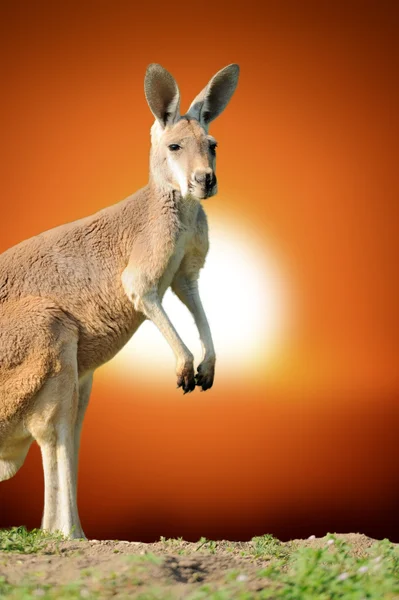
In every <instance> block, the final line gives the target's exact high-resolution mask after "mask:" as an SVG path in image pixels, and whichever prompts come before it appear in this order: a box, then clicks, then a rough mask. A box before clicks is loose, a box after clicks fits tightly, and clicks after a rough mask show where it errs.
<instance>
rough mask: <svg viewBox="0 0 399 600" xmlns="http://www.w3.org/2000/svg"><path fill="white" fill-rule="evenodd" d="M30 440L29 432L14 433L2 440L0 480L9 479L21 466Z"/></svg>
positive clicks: (31, 439)
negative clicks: (22, 433)
mask: <svg viewBox="0 0 399 600" xmlns="http://www.w3.org/2000/svg"><path fill="white" fill-rule="evenodd" d="M32 441H33V438H32V436H30V435H29V434H28V435H26V434H25V435H16V434H15V435H13V436H10V437H9V438H7V439H6V440H5V441H4V442H3V444H2V446H1V448H0V481H5V480H6V479H11V477H14V475H15V474H16V472H17V471H18V470H19V469H20V468H21V467H22V465H23V464H24V461H25V458H26V455H27V454H28V450H29V448H30V445H31V443H32Z"/></svg>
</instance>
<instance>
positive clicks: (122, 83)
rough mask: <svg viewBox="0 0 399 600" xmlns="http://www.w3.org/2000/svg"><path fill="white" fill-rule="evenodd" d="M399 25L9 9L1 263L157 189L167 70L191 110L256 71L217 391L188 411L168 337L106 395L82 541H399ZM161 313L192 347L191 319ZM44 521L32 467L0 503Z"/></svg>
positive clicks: (227, 134)
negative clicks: (63, 227) (156, 123)
mask: <svg viewBox="0 0 399 600" xmlns="http://www.w3.org/2000/svg"><path fill="white" fill-rule="evenodd" d="M394 4H395V3H390V2H366V1H362V2H360V1H359V2H354V1H348V2H344V1H341V2H334V3H332V2H324V1H320V2H307V1H304V2H269V1H266V2H262V3H261V2H252V1H247V2H245V3H244V2H242V3H233V2H224V1H223V2H213V3H211V4H209V3H208V4H202V5H201V4H198V5H190V4H187V3H186V2H184V3H183V2H181V1H180V0H176V2H174V3H173V7H172V5H170V4H167V3H166V4H165V3H157V2H146V3H140V4H138V3H135V2H127V1H126V2H122V1H118V0H116V1H113V2H111V1H101V0H98V1H97V2H94V1H93V2H92V1H87V0H86V1H83V2H76V1H70V2H68V3H59V2H58V3H55V2H45V1H43V0H38V1H35V2H28V1H26V2H22V1H19V0H16V1H13V2H11V1H10V2H7V1H5V2H2V3H1V8H0V29H1V31H0V34H1V35H0V46H1V52H0V66H1V79H2V82H1V83H2V94H1V97H0V107H1V112H0V115H1V144H0V152H1V160H0V185H1V200H0V202H1V219H0V251H4V250H6V249H7V248H8V247H10V246H12V245H14V244H16V243H18V242H20V241H22V240H23V239H25V238H28V237H30V236H33V235H35V234H38V233H40V232H41V231H43V230H45V229H49V228H51V227H54V226H56V225H59V224H61V223H65V222H68V221H73V220H75V219H78V218H80V217H83V216H86V215H89V214H91V213H93V212H96V211H97V210H99V209H101V208H103V207H106V206H108V205H110V204H112V203H114V202H117V201H119V200H121V199H123V198H124V197H126V196H128V195H129V194H131V193H132V192H134V191H136V190H137V189H138V188H139V187H142V186H143V185H145V183H146V182H147V176H148V152H149V147H150V141H149V129H150V127H151V124H152V122H153V118H152V115H151V113H150V110H149V108H148V106H147V104H146V102H145V98H144V92H143V78H144V73H145V69H146V67H147V65H148V64H149V63H151V62H159V63H161V64H162V65H163V66H165V67H166V68H167V69H168V70H169V71H170V72H171V73H172V74H173V75H174V77H175V78H176V80H177V82H178V84H179V87H180V91H181V95H182V110H183V111H184V110H186V109H187V108H188V106H189V104H190V102H191V100H192V99H193V98H194V96H195V95H196V94H197V93H198V92H199V91H200V89H201V88H202V87H203V86H204V85H205V84H206V83H207V82H208V80H209V79H210V77H211V76H212V75H213V74H214V73H215V72H216V71H218V70H219V69H221V68H222V67H224V66H225V65H227V64H229V63H232V62H237V63H238V64H239V65H240V67H241V76H240V82H239V85H238V88H237V91H236V94H235V95H234V97H233V99H232V101H231V103H230V105H229V106H228V107H227V109H226V111H225V113H223V115H222V116H221V117H220V118H218V119H217V120H216V121H215V122H214V123H213V124H212V125H211V129H210V131H211V133H212V135H214V136H215V137H216V138H217V140H218V142H219V148H218V167H217V174H218V179H219V194H218V195H217V196H216V197H215V198H212V199H210V200H209V201H207V202H206V205H205V209H206V211H207V214H208V217H209V223H210V237H211V253H210V256H209V261H208V265H207V269H206V270H205V271H204V274H203V278H202V279H201V282H202V285H201V289H202V290H203V295H204V304H205V307H206V309H207V311H208V313H209V318H210V321H211V327H212V328H213V329H214V330H215V342H216V346H217V351H218V363H217V373H216V380H215V384H214V387H213V388H212V390H210V391H208V392H206V393H199V391H198V390H196V391H195V392H194V393H192V394H190V395H186V396H183V395H182V393H181V391H180V390H176V389H175V386H176V382H175V376H174V364H173V356H172V353H171V351H170V349H169V348H168V347H167V345H166V342H164V340H163V339H162V337H161V334H160V333H159V332H157V331H156V329H155V327H154V326H153V325H152V324H151V323H145V324H144V325H143V328H142V329H141V330H140V331H139V332H138V333H137V336H135V337H134V338H133V340H132V343H130V344H129V347H128V348H126V349H125V350H124V351H122V353H121V354H120V355H118V357H117V358H116V359H115V360H114V361H111V362H110V363H109V364H107V365H106V366H104V367H103V368H102V369H100V370H99V371H98V372H97V373H96V375H95V380H94V382H95V383H94V389H93V393H92V396H91V402H90V406H89V409H88V412H87V416H86V419H85V424H84V428H83V441H82V450H81V458H80V471H79V510H80V517H81V521H82V525H83V529H84V530H85V533H86V535H87V536H88V537H92V538H112V539H115V538H121V539H129V540H142V541H153V540H157V539H159V537H160V536H161V535H163V536H165V537H177V536H183V537H184V538H186V539H188V540H197V539H199V537H200V536H206V537H208V538H213V539H220V538H227V539H235V540H238V539H241V540H246V539H249V538H251V537H252V536H254V535H258V534H263V533H272V534H274V535H276V536H278V537H280V538H281V539H291V538H295V537H307V536H309V535H311V534H315V535H324V534H325V533H326V532H328V531H330V532H334V531H336V532H341V533H343V532H349V531H352V532H358V531H359V532H362V533H365V534H368V535H370V536H373V537H376V538H383V537H389V538H390V539H391V540H393V541H399V521H398V519H397V513H398V504H399V468H398V463H399V444H398V425H399V402H398V400H399V398H398V395H399V375H398V351H399V322H398V306H399V297H398V290H399V283H398V273H397V270H398V269H397V263H398V249H399V234H398V217H399V214H398V213H399V203H398V196H399V169H398V151H399V148H398V145H399V143H398V140H399V135H398V134H399V131H398V102H399V93H398V72H399V60H398V55H399V52H398V50H399V39H398V35H397V32H398V15H397V14H396V13H397V10H396V11H395V7H394ZM208 271H209V275H208V276H207V274H206V273H207V272H208ZM207 277H208V279H207ZM165 302H168V303H170V307H171V308H170V310H171V311H174V312H173V315H174V317H173V320H174V321H175V323H176V325H177V327H178V329H179V331H180V333H181V334H182V337H183V338H184V339H190V338H188V337H187V336H190V335H191V336H192V339H193V340H194V341H195V343H197V340H196V334H195V332H194V331H193V330H192V323H191V321H192V319H190V317H187V316H186V315H184V317H183V316H182V317H181V318H182V319H183V318H186V319H187V321H183V320H181V321H180V322H179V320H178V319H179V318H180V317H179V315H180V314H181V315H183V313H185V312H186V309H185V308H184V307H183V306H182V305H181V306H179V304H178V301H177V299H176V298H172V297H167V298H166V299H165ZM173 307H175V308H173ZM171 314H172V313H171ZM185 323H187V326H186V325H185ZM190 328H191V329H190ZM193 350H195V351H196V352H197V351H198V348H193ZM0 360H1V357H0ZM42 509H43V474H42V467H41V460H40V453H39V449H38V447H37V446H36V445H33V446H32V448H31V451H30V453H29V455H28V458H27V460H26V462H25V465H24V466H23V467H22V469H21V470H20V471H19V472H18V474H17V475H16V476H15V477H14V478H13V479H11V480H9V481H7V482H4V483H2V484H0V526H1V527H6V526H11V525H22V524H24V525H26V526H28V527H38V526H39V525H40V519H41V513H42Z"/></svg>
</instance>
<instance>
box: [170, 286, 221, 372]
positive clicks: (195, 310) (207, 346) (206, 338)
mask: <svg viewBox="0 0 399 600" xmlns="http://www.w3.org/2000/svg"><path fill="white" fill-rule="evenodd" d="M173 290H174V292H175V293H176V294H177V296H178V297H179V298H180V300H181V301H182V302H183V304H185V305H186V306H187V308H188V310H189V311H190V312H191V314H192V315H193V317H194V321H195V324H196V326H197V329H198V333H199V336H200V340H201V343H202V349H203V354H204V359H205V360H208V359H214V358H215V348H214V345H213V340H212V334H211V329H210V326H209V323H208V319H207V316H206V314H205V310H204V307H203V306H202V302H201V297H200V295H199V290H198V283H197V281H196V280H194V281H192V280H191V281H190V280H188V279H186V278H178V279H177V280H176V281H175V282H174V285H173Z"/></svg>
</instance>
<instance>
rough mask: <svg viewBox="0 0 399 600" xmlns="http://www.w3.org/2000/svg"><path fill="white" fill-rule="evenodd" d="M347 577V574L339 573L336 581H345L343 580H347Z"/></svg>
mask: <svg viewBox="0 0 399 600" xmlns="http://www.w3.org/2000/svg"><path fill="white" fill-rule="evenodd" d="M348 577H349V573H341V574H340V575H338V577H337V579H338V581H345V579H348Z"/></svg>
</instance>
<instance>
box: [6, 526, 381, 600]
mask: <svg viewBox="0 0 399 600" xmlns="http://www.w3.org/2000/svg"><path fill="white" fill-rule="evenodd" d="M337 537H339V538H342V539H344V540H345V541H347V542H348V543H349V544H350V546H351V548H352V551H353V553H354V554H355V555H358V556H363V555H364V554H365V553H366V552H367V549H368V548H369V547H370V546H371V545H372V544H373V543H374V542H375V540H372V539H371V538H368V537H366V536H365V535H361V534H352V533H351V534H338V535H337ZM325 544H326V538H315V539H307V540H292V541H290V542H286V543H282V544H281V547H280V548H281V551H282V552H284V549H286V550H293V549H294V548H298V547H312V548H319V547H320V548H321V547H324V546H325ZM270 559H271V557H270V556H267V555H266V556H263V557H259V556H256V553H255V552H254V543H253V542H229V541H218V542H209V541H207V542H202V543H201V542H196V543H192V542H185V541H183V540H164V541H160V542H157V543H154V544H144V543H140V542H124V541H111V540H105V541H99V540H90V541H69V542H65V541H62V542H61V541H60V542H51V543H50V544H49V545H48V546H47V547H46V548H45V550H44V551H42V552H40V553H37V554H14V553H4V552H3V553H0V577H4V578H5V581H7V582H8V583H10V584H12V585H17V586H20V585H24V584H26V585H32V584H35V585H37V586H38V590H40V586H45V585H46V584H47V585H50V586H51V587H53V586H54V587H56V586H57V587H58V586H60V585H65V584H71V583H76V584H79V587H80V590H81V591H80V595H81V596H82V597H90V596H91V594H92V593H96V594H100V596H104V597H110V596H112V595H114V593H115V590H114V592H112V590H111V589H109V590H108V592H107V589H106V588H107V586H110V587H112V582H114V583H115V582H116V581H117V582H118V586H120V585H123V586H124V592H125V593H126V594H127V595H129V596H130V597H134V596H135V595H136V594H143V593H144V592H146V591H148V592H150V593H153V590H154V589H157V590H158V592H162V591H164V592H165V593H171V595H172V596H173V597H174V598H185V597H186V596H187V595H188V594H189V593H190V592H193V591H195V589H196V588H198V587H200V586H201V585H202V586H203V585H204V584H210V585H211V586H212V589H216V590H217V589H218V587H219V586H223V585H226V582H228V581H235V582H237V581H238V582H240V581H242V582H245V589H246V590H247V591H253V592H256V591H259V590H261V589H262V588H264V587H265V585H267V582H265V579H264V578H259V576H258V575H257V573H258V572H259V570H260V569H261V568H263V567H265V566H267V564H268V563H269V561H270ZM104 582H106V583H105V584H104ZM82 586H83V587H82ZM118 586H117V587H118ZM114 587H115V586H114ZM82 590H83V591H82ZM38 595H40V593H39V594H38Z"/></svg>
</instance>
